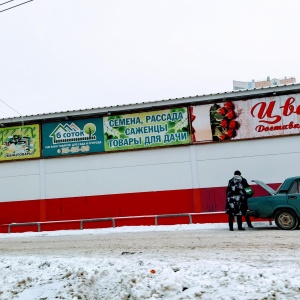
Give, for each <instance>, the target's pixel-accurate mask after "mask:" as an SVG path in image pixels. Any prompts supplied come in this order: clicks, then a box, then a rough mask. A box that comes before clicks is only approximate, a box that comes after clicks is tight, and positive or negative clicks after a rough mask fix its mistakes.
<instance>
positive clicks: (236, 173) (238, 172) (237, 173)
mask: <svg viewBox="0 0 300 300" xmlns="http://www.w3.org/2000/svg"><path fill="white" fill-rule="evenodd" d="M234 175H239V176H241V175H242V173H241V172H240V171H238V170H237V171H235V172H234Z"/></svg>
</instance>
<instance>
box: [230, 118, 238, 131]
mask: <svg viewBox="0 0 300 300" xmlns="http://www.w3.org/2000/svg"><path fill="white" fill-rule="evenodd" d="M236 127H237V122H236V121H234V120H231V121H230V122H229V128H231V129H235V128H236Z"/></svg>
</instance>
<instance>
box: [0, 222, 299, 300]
mask: <svg viewBox="0 0 300 300" xmlns="http://www.w3.org/2000/svg"><path fill="white" fill-rule="evenodd" d="M221 226H223V227H225V226H226V229H227V225H217V226H216V228H220V227H221ZM162 227H163V228H162ZM162 227H155V228H153V229H152V230H156V231H157V232H159V231H160V230H164V231H166V230H169V231H170V232H172V231H174V230H179V228H181V230H188V228H190V229H192V230H194V229H199V228H209V226H205V225H202V226H200V225H199V226H196V227H195V226H191V227H190V226H188V225H186V226H181V227H178V226H162ZM166 228H167V229H166ZM120 230H121V231H122V229H119V231H120ZM143 230H149V228H142V227H139V228H137V227H132V228H128V227H127V228H125V229H123V232H124V234H126V232H130V231H133V232H136V231H140V232H142V231H143ZM113 232H114V229H105V230H93V231H89V230H86V231H74V232H73V234H74V235H80V234H81V235H83V234H91V233H92V234H94V235H97V234H98V237H100V236H101V234H102V235H103V234H108V233H110V234H113ZM226 232H227V231H226ZM278 232H281V234H282V236H283V235H284V234H285V232H283V231H278ZM294 232H296V231H294ZM296 233H297V232H296ZM43 234H44V235H45V233H43ZM63 234H67V235H68V237H70V235H72V232H70V231H68V232H65V233H64V232H49V233H46V235H47V236H48V235H51V236H54V237H55V235H63ZM241 234H242V233H241ZM26 236H27V237H32V236H35V237H38V236H40V237H41V236H42V233H24V234H11V235H1V236H0V242H1V244H2V243H5V241H8V240H9V239H11V238H13V239H18V238H21V237H22V239H23V240H24V237H26ZM25 240H26V239H25ZM166 249H167V247H166ZM275 253H277V257H272V259H267V254H266V257H264V258H262V260H261V261H260V262H259V264H258V263H257V262H253V263H249V262H248V261H247V262H244V261H243V258H242V257H240V256H239V249H238V245H237V247H236V251H235V254H234V255H233V256H229V257H228V256H226V255H225V254H224V255H223V254H222V253H219V256H218V258H215V257H214V256H211V257H210V258H209V259H203V257H201V256H200V255H199V251H191V250H186V251H175V250H174V251H169V250H165V251H164V249H161V250H160V251H150V252H146V253H144V252H141V251H128V252H127V251H123V252H121V253H115V252H113V253H107V254H103V253H100V252H99V253H97V252H96V253H92V254H86V255H81V256H76V255H74V254H73V253H72V244H70V249H69V254H68V255H65V254H64V255H60V256H57V255H51V253H49V254H48V255H45V254H41V255H34V256H33V255H21V256H19V255H17V254H16V253H14V254H12V255H9V254H7V255H2V257H1V259H0V268H1V273H0V283H1V285H0V299H1V300H2V299H3V300H4V299H22V300H23V299H24V300H27V299H28V300H35V299H36V300H37V299H39V300H42V299H44V300H46V299H47V300H50V299H73V300H75V299H77V300H78V299H120V300H121V299H122V300H125V299H136V300H140V299H175V300H176V299H177V300H179V299H182V300H185V299H298V298H299V292H300V272H299V263H298V261H294V260H293V259H292V258H291V257H285V258H284V256H285V254H284V253H282V250H280V249H279V250H278V251H277V252H275ZM272 254H274V251H273V252H272ZM296 255H298V254H296ZM208 257H209V254H208ZM220 257H221V259H219V258H220ZM265 258H266V259H265ZM277 258H278V261H277V262H276V259H277Z"/></svg>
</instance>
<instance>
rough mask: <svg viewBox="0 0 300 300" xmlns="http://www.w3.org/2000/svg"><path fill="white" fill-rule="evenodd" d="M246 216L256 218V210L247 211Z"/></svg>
mask: <svg viewBox="0 0 300 300" xmlns="http://www.w3.org/2000/svg"><path fill="white" fill-rule="evenodd" d="M246 216H247V217H258V213H257V211H256V210H247V212H246Z"/></svg>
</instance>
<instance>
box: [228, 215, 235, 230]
mask: <svg viewBox="0 0 300 300" xmlns="http://www.w3.org/2000/svg"><path fill="white" fill-rule="evenodd" d="M233 218H234V217H233V216H232V215H228V224H229V230H230V231H233Z"/></svg>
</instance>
